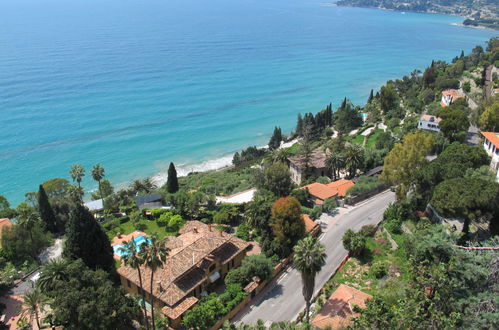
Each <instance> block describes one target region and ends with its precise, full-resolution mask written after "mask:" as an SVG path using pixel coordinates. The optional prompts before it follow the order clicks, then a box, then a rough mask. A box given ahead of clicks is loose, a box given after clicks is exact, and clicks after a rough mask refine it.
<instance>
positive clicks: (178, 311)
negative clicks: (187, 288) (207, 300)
mask: <svg viewBox="0 0 499 330" xmlns="http://www.w3.org/2000/svg"><path fill="white" fill-rule="evenodd" d="M198 301H199V300H198V298H196V297H194V296H191V297H189V298H186V299H184V300H183V301H182V302H181V303H180V304H178V305H177V306H175V307H174V308H171V307H168V306H165V307H163V309H162V310H161V311H162V312H163V314H164V315H166V316H168V317H169V318H171V319H172V320H175V319H176V318H178V317H179V316H180V315H182V314H184V313H185V311H187V310H188V309H189V308H191V307H192V306H194V305H195V304H196V303H197V302H198Z"/></svg>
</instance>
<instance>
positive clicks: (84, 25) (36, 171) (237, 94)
mask: <svg viewBox="0 0 499 330" xmlns="http://www.w3.org/2000/svg"><path fill="white" fill-rule="evenodd" d="M460 21H461V18H459V17H452V16H444V15H430V14H416V13H406V14H405V15H403V14H402V13H399V12H391V11H381V10H373V9H360V8H341V7H335V6H331V5H328V4H327V3H326V2H324V1H319V0H273V1H265V0H237V1H233V0H211V1H207V0H196V1H194V0H168V1H164V0H141V1H139V0H71V1H67V0H44V1H39V0H2V1H0V127H1V129H0V194H3V195H5V196H6V197H7V198H9V199H10V200H11V202H12V203H13V204H17V203H18V202H20V201H22V200H23V198H24V193H25V192H28V191H34V190H36V189H37V188H38V184H40V183H41V182H43V181H45V180H48V179H51V178H54V177H65V178H69V175H68V170H69V167H70V165H71V164H74V163H81V164H83V165H84V166H85V167H86V168H87V176H86V177H85V178H84V181H83V185H84V187H85V189H86V190H87V191H89V190H92V189H95V187H96V184H95V182H93V181H92V180H91V176H90V173H89V172H90V171H89V169H90V167H91V166H92V165H93V164H95V163H101V164H102V165H103V166H104V167H105V169H106V174H107V177H108V178H109V179H110V180H111V181H112V183H113V184H122V183H125V182H129V181H130V180H132V179H135V178H139V177H144V176H152V175H156V174H158V173H164V172H166V170H167V167H168V163H169V162H170V161H174V162H175V163H176V164H177V165H178V166H179V167H180V172H181V173H185V172H187V171H189V170H191V169H200V167H199V166H198V167H196V166H194V165H195V164H198V163H201V162H207V161H209V162H207V163H204V164H203V165H202V166H201V168H202V167H203V166H204V167H217V166H220V165H221V164H224V163H226V162H227V161H229V160H230V154H232V153H233V152H234V151H236V150H239V149H241V148H243V147H246V146H248V145H264V144H266V142H267V141H268V138H269V135H270V134H271V132H272V130H273V127H274V126H275V125H279V126H281V127H282V128H283V130H284V131H285V132H289V131H290V130H291V129H292V128H293V126H294V124H295V119H296V115H297V113H298V112H302V113H303V112H307V111H318V110H320V109H321V108H322V107H323V106H325V105H326V104H328V103H329V102H332V103H333V106H338V104H339V102H340V101H341V100H342V99H343V97H345V96H347V97H349V98H351V99H352V100H353V101H354V102H355V103H360V104H363V103H364V102H365V100H366V98H367V96H368V94H369V92H370V89H371V88H374V89H376V88H378V87H379V86H380V85H381V84H383V83H384V82H385V81H386V80H387V79H391V78H398V77H401V76H402V75H404V74H408V73H409V72H411V71H412V70H413V69H415V68H419V69H423V68H424V67H425V66H427V65H428V64H429V63H430V62H431V60H432V59H445V60H450V59H451V58H452V57H454V56H456V55H458V54H459V53H460V52H461V50H465V52H468V51H469V50H470V49H471V48H472V47H473V46H475V45H476V44H482V45H483V44H484V43H485V41H486V40H488V39H489V38H490V37H492V36H494V35H497V32H494V31H488V30H481V29H471V28H464V27H460V26H456V25H453V24H455V23H458V22H460ZM223 156H227V157H226V158H221V157H223ZM210 160H211V161H210Z"/></svg>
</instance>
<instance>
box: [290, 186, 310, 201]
mask: <svg viewBox="0 0 499 330" xmlns="http://www.w3.org/2000/svg"><path fill="white" fill-rule="evenodd" d="M290 196H293V197H295V198H296V199H297V200H299V201H300V204H301V205H308V204H309V201H308V199H309V197H310V194H309V193H308V189H294V190H292V191H291V194H290Z"/></svg>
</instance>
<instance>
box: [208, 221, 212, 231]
mask: <svg viewBox="0 0 499 330" xmlns="http://www.w3.org/2000/svg"><path fill="white" fill-rule="evenodd" d="M208 230H209V231H211V223H210V224H209V225H208Z"/></svg>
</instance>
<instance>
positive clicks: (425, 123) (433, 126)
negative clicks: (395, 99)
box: [418, 115, 442, 132]
mask: <svg viewBox="0 0 499 330" xmlns="http://www.w3.org/2000/svg"><path fill="white" fill-rule="evenodd" d="M440 121H442V118H439V117H436V116H432V115H422V116H421V117H420V118H419V123H418V129H426V130H429V131H434V132H440V126H439V123H440Z"/></svg>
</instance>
